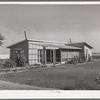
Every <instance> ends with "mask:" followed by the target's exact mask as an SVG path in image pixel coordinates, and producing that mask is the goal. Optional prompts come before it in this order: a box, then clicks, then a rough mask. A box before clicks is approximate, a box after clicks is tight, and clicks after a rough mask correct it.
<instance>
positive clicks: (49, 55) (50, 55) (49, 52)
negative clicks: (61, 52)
mask: <svg viewBox="0 0 100 100" xmlns="http://www.w3.org/2000/svg"><path fill="white" fill-rule="evenodd" d="M46 59H47V64H50V63H53V50H46Z"/></svg>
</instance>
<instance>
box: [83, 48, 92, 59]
mask: <svg viewBox="0 0 100 100" xmlns="http://www.w3.org/2000/svg"><path fill="white" fill-rule="evenodd" d="M87 51H88V55H90V57H91V56H92V49H90V48H88V47H86V46H84V55H85V57H87V53H86V52H87ZM87 60H88V57H87Z"/></svg>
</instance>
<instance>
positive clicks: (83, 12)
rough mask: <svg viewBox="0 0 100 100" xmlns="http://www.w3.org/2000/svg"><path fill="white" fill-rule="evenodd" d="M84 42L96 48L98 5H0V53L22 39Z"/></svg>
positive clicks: (99, 33) (99, 39) (99, 30)
mask: <svg viewBox="0 0 100 100" xmlns="http://www.w3.org/2000/svg"><path fill="white" fill-rule="evenodd" d="M24 30H26V31H27V37H28V39H35V40H47V41H58V42H60V41H61V42H66V43H68V41H69V39H70V38H71V40H72V42H87V43H88V44H90V45H91V46H93V48H94V50H93V52H100V5H0V32H1V33H2V34H3V35H4V36H5V38H6V40H5V41H4V45H3V47H0V53H9V49H7V48H6V47H7V46H9V45H11V44H13V43H16V42H19V41H21V40H23V39H24Z"/></svg>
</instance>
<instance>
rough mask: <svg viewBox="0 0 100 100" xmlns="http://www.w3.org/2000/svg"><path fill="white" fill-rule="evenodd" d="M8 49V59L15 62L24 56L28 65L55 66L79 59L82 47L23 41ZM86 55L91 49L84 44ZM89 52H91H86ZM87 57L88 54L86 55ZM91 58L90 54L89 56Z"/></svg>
mask: <svg viewBox="0 0 100 100" xmlns="http://www.w3.org/2000/svg"><path fill="white" fill-rule="evenodd" d="M8 48H10V59H11V60H14V61H16V59H17V57H18V56H20V55H24V57H25V58H26V61H27V63H28V64H29V65H34V64H56V63H65V62H66V61H68V60H70V59H72V58H74V57H75V56H77V57H79V56H81V54H82V51H83V47H81V46H79V47H78V46H73V45H66V43H58V42H48V41H37V40H28V39H25V40H23V41H20V42H18V43H15V44H13V45H10V46H8ZM85 48H86V54H87V53H89V54H90V52H91V53H92V47H91V46H89V45H88V44H85V46H84V49H85ZM87 50H91V51H89V52H88V51H87ZM87 55H88V54H87ZM90 56H91V54H90Z"/></svg>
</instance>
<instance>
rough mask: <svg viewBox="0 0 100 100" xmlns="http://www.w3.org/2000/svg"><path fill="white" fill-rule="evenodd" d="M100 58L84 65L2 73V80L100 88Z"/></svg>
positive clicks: (63, 88) (65, 65) (86, 88)
mask: <svg viewBox="0 0 100 100" xmlns="http://www.w3.org/2000/svg"><path fill="white" fill-rule="evenodd" d="M95 77H98V78H99V81H100V60H98V61H95V62H93V63H87V64H82V65H72V64H64V65H59V66H58V67H52V68H46V69H30V70H29V71H24V72H17V73H8V74H3V75H0V80H5V81H11V82H15V83H20V84H27V85H32V86H39V87H47V88H54V89H62V90H100V84H96V82H95Z"/></svg>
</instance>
